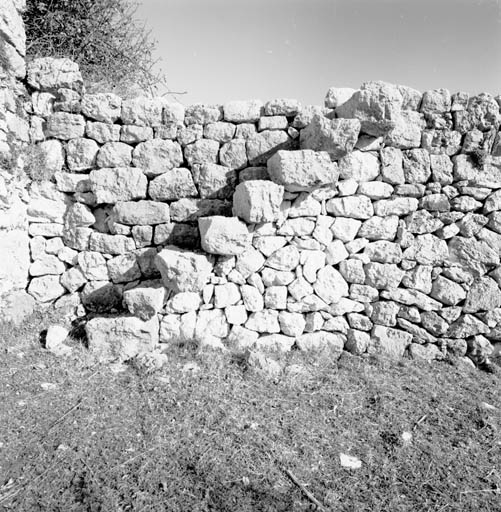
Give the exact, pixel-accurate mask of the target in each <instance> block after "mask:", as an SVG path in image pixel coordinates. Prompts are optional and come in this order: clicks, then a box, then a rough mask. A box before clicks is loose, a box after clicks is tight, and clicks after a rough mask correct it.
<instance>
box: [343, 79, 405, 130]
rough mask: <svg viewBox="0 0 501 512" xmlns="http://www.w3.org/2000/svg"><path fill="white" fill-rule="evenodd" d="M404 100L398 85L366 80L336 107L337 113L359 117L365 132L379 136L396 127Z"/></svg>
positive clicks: (352, 117) (344, 116)
mask: <svg viewBox="0 0 501 512" xmlns="http://www.w3.org/2000/svg"><path fill="white" fill-rule="evenodd" d="M403 102H404V99H403V97H402V94H401V93H400V91H399V89H398V86H396V85H392V84H388V83H386V82H365V83H363V84H362V85H361V87H360V90H358V91H356V92H355V93H354V94H353V95H352V96H351V97H350V99H349V100H348V101H346V102H345V103H344V104H343V105H341V106H339V107H338V108H337V109H336V115H337V117H339V118H348V119H358V120H359V121H360V122H361V131H362V132H363V133H367V134H369V135H373V136H375V137H378V136H380V135H385V134H386V133H388V132H389V131H390V130H391V129H392V128H394V127H395V124H396V119H397V118H398V116H399V115H400V114H401V110H402V105H403Z"/></svg>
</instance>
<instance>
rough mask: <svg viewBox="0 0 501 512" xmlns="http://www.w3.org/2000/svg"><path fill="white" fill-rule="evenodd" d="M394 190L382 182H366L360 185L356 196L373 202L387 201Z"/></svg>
mask: <svg viewBox="0 0 501 512" xmlns="http://www.w3.org/2000/svg"><path fill="white" fill-rule="evenodd" d="M393 192H394V188H393V187H392V186H391V185H390V184H389V183H385V182H384V181H367V182H365V183H360V185H359V186H358V189H357V193H358V194H362V195H364V196H367V197H368V198H369V199H372V200H373V201H375V200H378V199H388V198H389V197H391V196H392V195H393Z"/></svg>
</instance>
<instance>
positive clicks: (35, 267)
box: [29, 254, 66, 276]
mask: <svg viewBox="0 0 501 512" xmlns="http://www.w3.org/2000/svg"><path fill="white" fill-rule="evenodd" d="M65 270H66V267H65V265H64V263H63V262H62V261H61V260H60V259H59V258H57V257H56V256H54V255H52V254H47V255H45V256H43V257H41V258H39V259H37V260H36V261H34V262H33V263H32V264H31V265H30V269H29V273H30V276H46V275H60V274H62V273H63V272H64V271H65Z"/></svg>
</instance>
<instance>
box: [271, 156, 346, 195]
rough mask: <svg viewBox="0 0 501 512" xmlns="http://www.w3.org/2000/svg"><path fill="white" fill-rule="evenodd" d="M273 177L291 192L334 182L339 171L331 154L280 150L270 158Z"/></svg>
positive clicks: (311, 188) (307, 189) (308, 189)
mask: <svg viewBox="0 0 501 512" xmlns="http://www.w3.org/2000/svg"><path fill="white" fill-rule="evenodd" d="M267 165H268V174H269V175H270V177H271V179H272V180H273V181H274V182H275V183H278V184H279V185H283V186H284V187H285V190H287V191H289V192H299V191H303V190H304V191H311V190H313V189H315V188H316V187H319V186H322V185H327V184H334V183H336V182H337V179H338V176H339V172H338V169H337V165H336V164H335V163H334V162H331V160H330V157H329V154H328V153H327V152H324V151H320V152H315V151H312V150H307V149H306V150H301V151H284V150H280V151H277V152H276V153H275V155H273V157H271V158H270V159H269V160H268V164H267Z"/></svg>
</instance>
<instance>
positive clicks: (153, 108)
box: [121, 97, 164, 126]
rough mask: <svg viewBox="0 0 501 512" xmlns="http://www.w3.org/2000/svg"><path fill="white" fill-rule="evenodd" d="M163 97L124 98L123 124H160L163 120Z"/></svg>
mask: <svg viewBox="0 0 501 512" xmlns="http://www.w3.org/2000/svg"><path fill="white" fill-rule="evenodd" d="M163 107H164V100H163V99H162V98H147V97H138V98H130V99H127V100H124V101H123V103H122V112H121V118H122V122H123V124H131V125H138V126H160V125H161V124H162V122H163V119H162V113H163Z"/></svg>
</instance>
